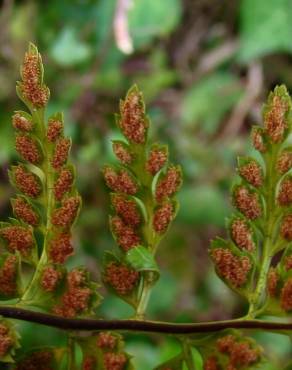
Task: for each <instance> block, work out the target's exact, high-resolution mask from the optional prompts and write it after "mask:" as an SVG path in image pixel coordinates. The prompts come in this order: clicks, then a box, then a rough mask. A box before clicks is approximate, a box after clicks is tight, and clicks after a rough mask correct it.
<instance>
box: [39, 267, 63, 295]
mask: <svg viewBox="0 0 292 370" xmlns="http://www.w3.org/2000/svg"><path fill="white" fill-rule="evenodd" d="M61 278H62V274H61V272H60V271H57V270H56V269H55V268H54V267H53V266H47V267H45V268H44V270H43V273H42V277H41V286H42V288H43V289H44V290H45V291H46V292H53V291H55V290H56V287H57V285H58V284H59V282H60V279H61Z"/></svg>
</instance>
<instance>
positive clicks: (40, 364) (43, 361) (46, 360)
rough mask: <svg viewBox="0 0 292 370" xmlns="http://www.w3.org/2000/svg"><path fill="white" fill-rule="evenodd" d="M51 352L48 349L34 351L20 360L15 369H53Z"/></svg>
mask: <svg viewBox="0 0 292 370" xmlns="http://www.w3.org/2000/svg"><path fill="white" fill-rule="evenodd" d="M53 359H54V357H53V353H52V352H50V351H39V352H34V353H33V354H31V355H30V356H29V357H27V358H25V359H24V360H22V361H20V362H19V363H18V364H17V366H16V368H15V370H54V368H53Z"/></svg>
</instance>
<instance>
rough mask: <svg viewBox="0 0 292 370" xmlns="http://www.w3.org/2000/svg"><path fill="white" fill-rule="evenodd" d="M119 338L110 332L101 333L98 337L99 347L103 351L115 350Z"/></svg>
mask: <svg viewBox="0 0 292 370" xmlns="http://www.w3.org/2000/svg"><path fill="white" fill-rule="evenodd" d="M116 344H117V338H116V337H115V336H113V335H112V334H110V333H108V332H101V333H99V335H98V337H97V346H98V347H99V348H102V349H111V350H113V349H114V348H115V347H116Z"/></svg>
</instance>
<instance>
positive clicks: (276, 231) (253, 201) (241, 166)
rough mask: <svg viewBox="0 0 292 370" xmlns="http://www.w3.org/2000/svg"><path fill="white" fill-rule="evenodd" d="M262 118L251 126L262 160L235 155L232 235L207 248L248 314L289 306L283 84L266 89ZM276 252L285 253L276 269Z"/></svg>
mask: <svg viewBox="0 0 292 370" xmlns="http://www.w3.org/2000/svg"><path fill="white" fill-rule="evenodd" d="M263 121H264V127H259V126H256V127H254V128H253V130H252V142H253V146H254V148H255V149H256V150H257V151H258V152H259V154H260V157H261V162H259V161H257V160H256V159H254V158H252V157H241V158H239V160H238V173H239V175H240V177H241V182H240V184H238V185H236V186H235V187H234V188H233V192H232V194H233V203H234V206H235V207H236V209H237V211H238V212H237V213H236V214H235V215H234V216H233V217H232V218H231V220H230V222H229V225H228V229H229V234H230V239H229V240H228V241H226V240H223V239H220V238H218V239H216V240H215V241H214V242H213V243H212V247H211V250H210V255H211V258H212V260H213V261H214V263H215V267H216V271H217V273H218V275H219V276H220V277H221V278H222V279H223V280H224V281H225V282H226V283H227V284H228V285H229V287H231V288H232V289H233V290H235V291H236V292H238V293H239V294H241V295H242V296H243V297H245V298H246V299H247V300H248V302H249V312H248V315H247V318H255V317H256V316H258V315H259V314H261V313H268V312H269V313H278V312H282V314H284V313H288V312H291V310H292V295H291V292H292V281H291V273H292V269H291V268H292V264H291V241H292V214H291V205H292V178H291V174H289V171H290V169H291V166H292V150H291V146H289V135H290V134H291V99H290V96H289V94H288V92H287V89H286V87H285V86H283V85H282V86H277V87H276V88H275V90H274V91H273V92H271V93H270V95H269V98H268V101H267V103H266V104H265V106H264V108H263ZM283 250H285V252H284V253H283ZM279 252H282V253H283V257H282V259H281V262H280V263H279V264H278V266H277V268H276V269H274V268H273V267H271V266H272V259H273V257H274V256H275V255H276V254H277V253H279ZM289 261H290V263H289ZM276 297H278V299H279V301H278V302H276V299H275V298H276Z"/></svg>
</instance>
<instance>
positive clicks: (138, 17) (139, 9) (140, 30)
mask: <svg viewBox="0 0 292 370" xmlns="http://www.w3.org/2000/svg"><path fill="white" fill-rule="evenodd" d="M133 3H134V5H133V8H132V9H131V10H130V12H129V25H130V34H131V36H132V38H133V42H134V48H140V47H145V46H147V45H148V44H149V43H150V42H151V41H152V40H153V39H154V38H155V37H158V36H165V35H167V34H169V33H170V32H171V31H172V30H173V29H174V28H175V26H176V25H177V24H178V22H179V20H180V16H181V13H182V9H181V2H180V1H179V0H159V1H157V0H135V1H134V2H133ZM166 14H167V16H166Z"/></svg>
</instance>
